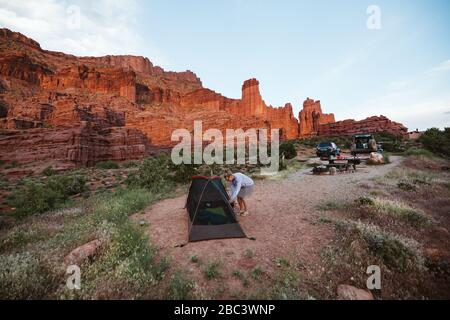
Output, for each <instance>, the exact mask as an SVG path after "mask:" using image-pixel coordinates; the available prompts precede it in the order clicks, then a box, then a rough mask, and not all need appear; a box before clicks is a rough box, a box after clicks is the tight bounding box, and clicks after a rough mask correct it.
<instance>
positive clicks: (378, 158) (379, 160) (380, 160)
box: [369, 152, 385, 165]
mask: <svg viewBox="0 0 450 320" xmlns="http://www.w3.org/2000/svg"><path fill="white" fill-rule="evenodd" d="M369 161H370V163H371V164H375V165H380V164H384V163H385V161H384V157H383V155H382V154H380V153H376V152H372V153H371V154H370V157H369Z"/></svg>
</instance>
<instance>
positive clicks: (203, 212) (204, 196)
mask: <svg viewBox="0 0 450 320" xmlns="http://www.w3.org/2000/svg"><path fill="white" fill-rule="evenodd" d="M186 209H187V212H188V215H189V229H188V232H189V242H195V241H202V240H212V239H226V238H246V237H247V236H246V235H245V233H244V231H243V230H242V228H241V226H240V225H239V223H238V222H237V220H236V215H235V213H234V210H233V208H232V207H231V205H230V202H229V197H228V194H227V192H226V190H225V187H224V185H223V183H222V180H221V179H220V177H211V178H210V177H202V176H196V177H193V178H192V183H191V187H190V188H189V195H188V198H187V203H186Z"/></svg>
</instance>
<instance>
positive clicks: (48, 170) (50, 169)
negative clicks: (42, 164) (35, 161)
mask: <svg viewBox="0 0 450 320" xmlns="http://www.w3.org/2000/svg"><path fill="white" fill-rule="evenodd" d="M42 174H43V175H44V176H47V177H50V176H54V175H55V174H56V170H55V169H53V167H52V166H49V167H47V168H45V169H44V170H43V171H42Z"/></svg>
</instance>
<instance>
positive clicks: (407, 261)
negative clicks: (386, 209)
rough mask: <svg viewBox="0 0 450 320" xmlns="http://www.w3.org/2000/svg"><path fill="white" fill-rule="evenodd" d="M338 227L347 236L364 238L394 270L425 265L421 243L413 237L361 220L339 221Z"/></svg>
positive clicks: (407, 269)
mask: <svg viewBox="0 0 450 320" xmlns="http://www.w3.org/2000/svg"><path fill="white" fill-rule="evenodd" d="M336 229H337V231H339V232H341V233H342V234H344V235H345V237H346V238H349V237H356V238H357V239H361V240H363V241H364V242H365V243H366V244H367V246H368V249H369V251H370V252H371V253H372V254H373V255H374V256H377V257H379V258H380V259H381V260H382V261H383V263H384V264H386V265H387V266H388V267H390V268H392V269H394V270H397V271H399V272H407V271H409V270H417V269H422V268H423V267H424V260H423V257H422V255H421V252H420V249H419V245H418V243H417V242H416V241H414V240H412V239H407V238H403V237H400V236H397V235H393V234H390V233H386V232H383V231H382V230H381V229H380V228H379V227H377V226H375V225H366V224H363V223H361V222H352V221H337V222H336Z"/></svg>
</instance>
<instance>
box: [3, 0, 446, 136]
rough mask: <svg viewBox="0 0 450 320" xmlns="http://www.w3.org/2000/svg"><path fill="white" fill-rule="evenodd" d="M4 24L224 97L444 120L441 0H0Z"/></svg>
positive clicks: (346, 113) (417, 124) (426, 121)
mask: <svg viewBox="0 0 450 320" xmlns="http://www.w3.org/2000/svg"><path fill="white" fill-rule="evenodd" d="M0 26H1V27H7V28H9V29H12V30H14V31H19V32H21V33H24V34H25V35H27V36H29V37H31V38H33V39H35V40H37V41H38V42H39V43H40V44H41V46H42V47H43V48H44V49H48V50H55V51H62V52H66V53H71V54H75V55H82V56H86V55H87V56H101V55H107V54H134V55H143V56H146V57H148V58H149V59H150V60H151V61H152V62H153V63H154V64H156V65H160V66H162V67H163V68H165V69H166V70H173V71H184V70H192V71H194V72H195V73H196V74H197V75H198V76H199V77H200V78H201V80H202V82H203V85H204V86H205V87H207V88H211V89H213V90H215V91H216V92H219V93H222V94H223V95H225V96H227V97H230V98H239V97H240V96H241V86H242V83H243V81H244V80H246V79H249V78H257V79H258V80H259V81H260V89H261V94H262V96H263V98H264V100H265V101H266V103H267V104H270V105H273V106H275V107H278V106H283V105H284V104H285V103H287V102H290V103H292V104H293V106H294V113H295V115H298V112H299V110H300V108H301V106H302V103H303V101H304V100H305V99H306V98H307V97H310V98H313V99H316V100H321V103H322V109H323V111H324V112H326V113H329V112H332V113H334V114H335V116H336V119H337V120H344V119H348V118H352V119H357V120H359V119H363V118H365V117H368V116H372V115H385V116H387V117H389V118H391V119H392V120H394V121H398V122H402V123H404V124H405V125H406V126H407V127H408V128H409V129H410V130H415V129H416V128H417V129H420V130H424V129H426V128H430V127H440V128H443V127H446V126H447V127H450V1H448V0H430V1H426V0H369V1H367V0H341V1H330V0H316V1H303V0H291V1H288V0H277V1H276V0H214V1H210V0H189V1H186V0H164V1H162V0H142V1H140V0H129V1H127V0H122V1H121V0H96V1H92V0H89V1H88V0H80V1H76V0H72V1H69V0H36V1H33V0H0Z"/></svg>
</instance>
